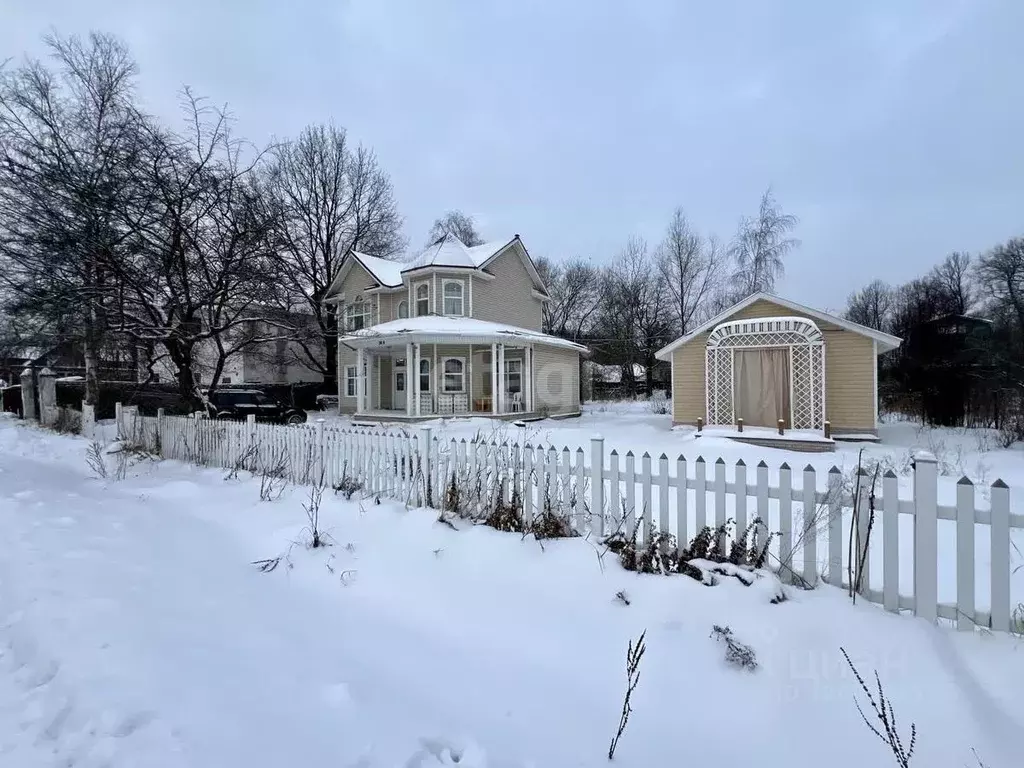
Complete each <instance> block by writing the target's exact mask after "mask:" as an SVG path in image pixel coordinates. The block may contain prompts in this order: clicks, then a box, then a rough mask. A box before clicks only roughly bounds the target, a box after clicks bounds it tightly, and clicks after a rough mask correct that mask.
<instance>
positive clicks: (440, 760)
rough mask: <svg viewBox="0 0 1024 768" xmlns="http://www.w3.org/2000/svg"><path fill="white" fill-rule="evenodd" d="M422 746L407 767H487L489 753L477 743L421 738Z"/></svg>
mask: <svg viewBox="0 0 1024 768" xmlns="http://www.w3.org/2000/svg"><path fill="white" fill-rule="evenodd" d="M420 744H421V746H422V748H421V749H420V750H419V751H418V752H416V753H415V754H414V755H413V756H412V757H410V758H409V760H408V761H407V762H406V764H405V768H436V766H455V767H457V768H487V755H486V754H484V751H483V750H482V749H481V748H480V747H479V746H477V745H476V744H467V745H466V746H464V747H463V746H459V745H456V744H454V743H452V742H451V741H449V740H448V739H420Z"/></svg>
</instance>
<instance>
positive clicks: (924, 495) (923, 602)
mask: <svg viewBox="0 0 1024 768" xmlns="http://www.w3.org/2000/svg"><path fill="white" fill-rule="evenodd" d="M938 483H939V476H938V466H937V465H936V462H935V456H933V455H932V454H931V453H929V452H928V451H918V452H917V453H916V454H915V456H914V615H915V616H920V617H921V618H922V619H926V620H928V621H935V619H936V618H937V616H938V603H939V594H938V591H939V588H938V578H939V566H938V558H939V526H938ZM993 562H995V558H994V557H993Z"/></svg>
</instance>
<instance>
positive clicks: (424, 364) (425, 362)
mask: <svg viewBox="0 0 1024 768" xmlns="http://www.w3.org/2000/svg"><path fill="white" fill-rule="evenodd" d="M424 368H426V370H423V369H424ZM416 375H417V376H419V377H420V392H430V358H429V357H421V358H420V369H419V371H417V372H416ZM424 376H426V377H427V386H425V387H424V386H423V377H424Z"/></svg>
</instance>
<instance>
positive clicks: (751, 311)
mask: <svg viewBox="0 0 1024 768" xmlns="http://www.w3.org/2000/svg"><path fill="white" fill-rule="evenodd" d="M899 345H900V339H899V338H897V337H895V336H891V335H889V334H887V333H882V332H881V331H876V330H874V329H873V328H868V327H866V326H863V325H859V324H857V323H853V322H850V321H849V320H845V319H843V318H841V317H836V316H835V315H830V314H828V313H827V312H822V311H820V310H816V309H812V308H810V307H806V306H803V305H801V304H797V303H796V302H794V301H789V300H788V299H783V298H781V297H779V296H772V295H770V294H766V293H755V294H752V295H750V296H748V297H747V298H745V299H743V300H742V301H740V302H738V303H737V304H735V305H733V306H732V307H730V308H729V309H727V310H725V311H724V312H722V313H721V314H719V315H718V316H716V317H714V318H712V319H711V320H709V321H708V322H706V323H704V324H703V325H701V326H700V327H698V328H696V329H694V330H693V331H692V332H690V333H687V334H686V335H685V336H682V337H681V338H679V339H676V340H675V341H674V342H672V343H671V344H669V345H667V346H666V347H664V348H662V349H661V350H659V351H658V353H657V357H658V358H659V359H660V360H666V361H669V362H670V363H671V370H672V421H673V423H675V424H696V423H697V420H698V419H701V420H703V422H704V423H705V424H707V425H709V426H716V425H720V426H733V425H735V424H736V423H737V420H738V419H742V420H743V424H744V425H750V426H762V427H776V426H777V425H778V424H779V421H780V420H782V421H783V422H784V424H785V427H786V428H787V429H795V430H805V431H820V430H823V429H824V426H825V422H829V423H830V426H831V432H832V434H833V435H840V434H844V433H847V434H857V435H867V434H872V435H873V434H876V433H877V429H878V356H879V355H881V354H883V353H885V352H888V351H890V350H893V349H895V348H896V347H898V346H899Z"/></svg>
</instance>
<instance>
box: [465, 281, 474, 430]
mask: <svg viewBox="0 0 1024 768" xmlns="http://www.w3.org/2000/svg"><path fill="white" fill-rule="evenodd" d="M469 284H470V285H472V284H473V281H472V280H470V281H469ZM472 295H473V294H472V292H470V296H472ZM466 407H467V408H468V409H469V412H470V414H472V413H473V345H472V344H470V345H469V354H468V355H467V356H466Z"/></svg>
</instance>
